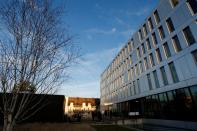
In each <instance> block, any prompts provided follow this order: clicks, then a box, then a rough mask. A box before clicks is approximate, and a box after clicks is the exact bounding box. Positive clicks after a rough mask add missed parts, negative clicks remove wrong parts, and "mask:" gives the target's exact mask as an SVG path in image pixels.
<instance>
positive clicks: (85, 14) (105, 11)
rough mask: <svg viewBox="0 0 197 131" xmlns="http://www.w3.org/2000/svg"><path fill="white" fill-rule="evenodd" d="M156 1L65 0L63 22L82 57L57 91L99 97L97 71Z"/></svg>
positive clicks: (140, 22)
mask: <svg viewBox="0 0 197 131" xmlns="http://www.w3.org/2000/svg"><path fill="white" fill-rule="evenodd" d="M157 4H158V0H68V1H67V5H66V10H67V14H66V16H65V18H64V21H65V22H66V25H65V26H67V27H68V29H69V31H70V33H71V34H72V35H74V36H75V38H74V43H75V44H76V45H77V46H79V47H80V48H81V54H82V57H81V58H80V60H79V64H78V65H75V66H74V67H72V68H71V70H70V76H71V78H70V79H69V80H68V81H66V82H65V83H64V84H63V85H62V88H61V89H60V90H59V92H58V94H63V95H66V96H79V97H100V85H99V83H100V74H101V73H102V72H103V71H104V69H105V68H106V67H107V66H108V65H109V64H110V62H111V61H112V59H113V58H114V57H115V55H116V54H117V53H118V51H119V50H120V49H121V47H122V46H123V45H124V44H125V43H126V42H127V41H128V40H129V38H131V36H132V33H134V32H135V31H136V30H137V29H138V27H139V26H140V25H141V24H142V23H143V22H144V20H145V18H146V17H147V16H148V15H149V14H150V13H151V11H152V10H153V8H154V7H156V5H157Z"/></svg>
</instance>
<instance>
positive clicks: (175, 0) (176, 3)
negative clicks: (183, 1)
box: [170, 0, 179, 7]
mask: <svg viewBox="0 0 197 131" xmlns="http://www.w3.org/2000/svg"><path fill="white" fill-rule="evenodd" d="M170 2H171V5H172V7H175V6H176V5H178V3H179V1H178V0H170Z"/></svg>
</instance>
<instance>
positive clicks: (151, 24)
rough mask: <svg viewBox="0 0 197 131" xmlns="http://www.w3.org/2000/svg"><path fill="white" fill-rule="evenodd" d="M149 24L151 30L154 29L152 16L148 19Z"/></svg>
mask: <svg viewBox="0 0 197 131" xmlns="http://www.w3.org/2000/svg"><path fill="white" fill-rule="evenodd" d="M148 25H149V28H150V31H152V30H153V23H152V20H151V18H149V19H148Z"/></svg>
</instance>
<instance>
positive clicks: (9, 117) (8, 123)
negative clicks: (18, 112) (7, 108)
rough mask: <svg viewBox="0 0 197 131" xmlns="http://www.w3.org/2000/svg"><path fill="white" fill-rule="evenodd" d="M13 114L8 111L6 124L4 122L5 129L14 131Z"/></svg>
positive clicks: (5, 118)
mask: <svg viewBox="0 0 197 131" xmlns="http://www.w3.org/2000/svg"><path fill="white" fill-rule="evenodd" d="M12 123H13V122H12V114H11V113H6V114H4V124H3V131H12V129H13V124H12Z"/></svg>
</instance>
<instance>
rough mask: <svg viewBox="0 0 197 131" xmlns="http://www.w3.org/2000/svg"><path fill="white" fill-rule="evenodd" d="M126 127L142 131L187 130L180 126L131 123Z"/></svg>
mask: <svg viewBox="0 0 197 131" xmlns="http://www.w3.org/2000/svg"><path fill="white" fill-rule="evenodd" d="M126 127H128V128H131V129H133V128H136V129H139V130H142V131H143V130H144V131H189V130H186V129H182V128H175V127H167V126H159V125H148V124H145V125H138V126H133V125H132V126H131V125H127V126H126Z"/></svg>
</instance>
